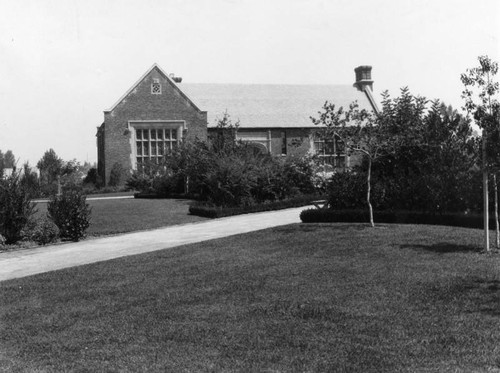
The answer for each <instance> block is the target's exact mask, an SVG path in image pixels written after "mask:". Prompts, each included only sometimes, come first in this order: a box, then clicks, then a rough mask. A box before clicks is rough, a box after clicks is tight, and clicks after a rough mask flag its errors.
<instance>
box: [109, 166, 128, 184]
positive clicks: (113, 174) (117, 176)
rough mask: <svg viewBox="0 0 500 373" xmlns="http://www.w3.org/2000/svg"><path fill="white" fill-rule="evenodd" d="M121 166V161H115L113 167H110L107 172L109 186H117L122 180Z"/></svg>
mask: <svg viewBox="0 0 500 373" xmlns="http://www.w3.org/2000/svg"><path fill="white" fill-rule="evenodd" d="M123 171H124V170H123V166H122V164H121V163H118V162H116V163H115V164H113V167H111V171H110V173H109V183H108V185H109V186H112V187H113V186H118V185H120V183H121V181H122V175H123Z"/></svg>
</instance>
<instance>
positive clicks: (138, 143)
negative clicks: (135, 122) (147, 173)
mask: <svg viewBox="0 0 500 373" xmlns="http://www.w3.org/2000/svg"><path fill="white" fill-rule="evenodd" d="M177 137H178V136H177V129H176V128H137V129H136V130H135V149H136V157H137V158H136V161H137V166H139V165H141V164H144V163H147V162H148V161H152V162H155V163H158V162H159V161H160V160H161V159H162V158H163V156H165V155H166V154H168V153H169V152H170V151H171V150H172V149H174V148H175V147H176V146H177V144H178V138H177Z"/></svg>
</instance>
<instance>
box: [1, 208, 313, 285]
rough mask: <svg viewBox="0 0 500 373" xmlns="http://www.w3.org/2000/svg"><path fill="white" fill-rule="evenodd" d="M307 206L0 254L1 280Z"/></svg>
mask: <svg viewBox="0 0 500 373" xmlns="http://www.w3.org/2000/svg"><path fill="white" fill-rule="evenodd" d="M306 208H307V207H299V208H293V209H286V210H279V211H270V212H260V213H255V214H246V215H238V216H233V217H227V218H221V219H215V220H208V221H203V222H197V223H189V224H182V225H174V226H170V227H165V228H160V229H155V230H150V231H141V232H134V233H126V234H122V235H117V236H112V237H104V238H96V239H89V240H86V241H81V242H75V243H66V244H59V245H51V246H44V247H38V248H35V249H27V250H18V251H12V252H5V253H0V281H4V280H9V279H13V278H18V277H24V276H30V275H34V274H37V273H43V272H49V271H54V270H57V269H62V268H67V267H73V266H78V265H82V264H88V263H94V262H100V261H104V260H109V259H114V258H119V257H122V256H128V255H135V254H141V253H147V252H150V251H156V250H161V249H167V248H171V247H175V246H180V245H185V244H190V243H195V242H201V241H206V240H212V239H215V238H221V237H227V236H231V235H234V234H240V233H247V232H252V231H257V230H260V229H265V228H271V227H276V226H280V225H286V224H291V223H298V222H300V218H299V215H300V212H301V211H302V210H304V209H306Z"/></svg>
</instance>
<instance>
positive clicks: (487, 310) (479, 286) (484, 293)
mask: <svg viewBox="0 0 500 373" xmlns="http://www.w3.org/2000/svg"><path fill="white" fill-rule="evenodd" d="M467 291H469V292H470V293H472V294H473V296H474V298H475V302H474V304H476V306H477V309H476V310H475V311H476V312H481V313H484V314H487V315H490V316H496V317H500V280H496V279H495V280H492V279H476V280H474V281H473V282H472V283H471V284H470V285H468V286H467Z"/></svg>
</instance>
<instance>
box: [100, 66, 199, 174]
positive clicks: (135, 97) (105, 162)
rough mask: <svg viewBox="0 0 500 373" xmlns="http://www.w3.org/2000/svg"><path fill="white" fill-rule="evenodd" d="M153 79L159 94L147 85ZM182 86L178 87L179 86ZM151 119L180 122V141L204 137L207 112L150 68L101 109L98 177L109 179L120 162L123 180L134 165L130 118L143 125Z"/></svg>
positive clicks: (156, 70) (131, 120) (155, 69)
mask: <svg viewBox="0 0 500 373" xmlns="http://www.w3.org/2000/svg"><path fill="white" fill-rule="evenodd" d="M155 79H157V81H158V82H159V83H160V85H161V94H152V93H151V85H152V83H153V82H154V81H155ZM180 88H181V89H182V87H180ZM149 121H151V122H152V123H156V124H158V122H169V123H171V125H174V126H177V125H182V130H180V131H179V134H180V135H181V137H182V139H183V141H192V140H194V139H196V138H198V139H200V140H203V141H205V140H206V138H207V113H206V112H204V111H201V110H199V109H198V108H197V107H196V106H194V105H193V104H192V103H191V102H190V101H189V100H188V99H187V98H186V97H185V96H184V95H183V94H182V93H181V92H180V91H179V89H178V88H177V87H176V86H175V83H173V82H172V81H170V80H169V79H168V78H166V77H165V76H164V75H163V74H162V73H161V71H160V70H159V69H157V68H154V69H152V70H151V71H150V73H149V74H148V75H147V76H146V77H145V78H144V79H143V80H142V81H141V82H140V83H139V84H138V85H137V86H136V87H135V88H134V90H133V91H131V92H130V93H129V94H128V95H127V96H126V97H125V98H124V99H123V100H122V101H121V102H120V103H119V104H118V105H116V107H114V108H113V109H112V110H111V111H108V112H105V113H104V125H103V126H101V128H102V131H103V132H102V139H99V133H98V141H101V142H102V147H103V148H104V151H103V152H102V157H101V158H102V159H99V161H102V162H101V163H102V168H101V172H102V175H101V177H103V178H104V180H105V182H106V183H108V182H109V175H110V172H111V169H112V167H113V165H114V164H115V163H119V164H121V165H122V167H123V169H124V170H125V173H126V174H125V175H123V177H122V179H123V180H122V182H124V181H125V179H126V177H127V176H128V175H127V174H129V173H130V172H131V171H132V169H133V168H134V166H135V157H134V151H135V130H134V127H133V126H134V124H133V123H134V122H135V123H140V122H142V124H141V125H147V123H148V122H149Z"/></svg>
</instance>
